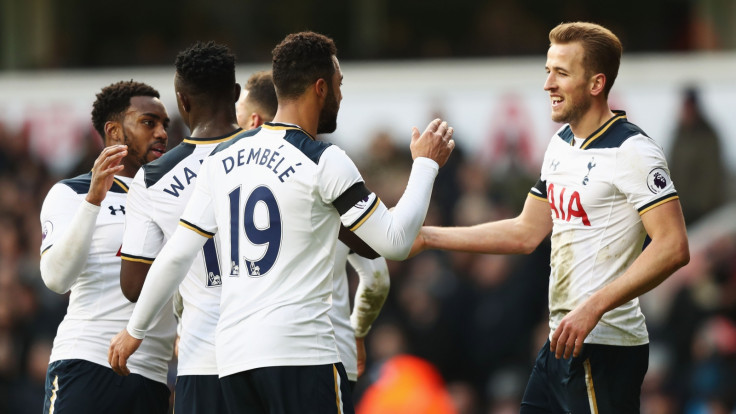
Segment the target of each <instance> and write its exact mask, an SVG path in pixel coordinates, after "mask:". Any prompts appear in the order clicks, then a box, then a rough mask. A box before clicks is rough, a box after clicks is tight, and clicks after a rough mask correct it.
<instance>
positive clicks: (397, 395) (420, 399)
mask: <svg viewBox="0 0 736 414" xmlns="http://www.w3.org/2000/svg"><path fill="white" fill-rule="evenodd" d="M355 412H356V413H357V414H455V413H456V411H455V408H454V407H453V405H452V400H451V398H450V394H449V393H448V392H447V389H446V388H445V385H444V381H443V380H442V377H441V376H440V375H439V372H437V370H436V369H435V368H434V367H433V366H432V364H431V363H429V362H427V361H425V360H423V359H420V358H417V357H414V356H410V355H399V356H395V357H393V358H391V359H389V360H388V361H386V362H385V363H384V364H383V366H382V367H381V374H380V377H379V378H378V381H376V382H375V383H374V384H373V385H371V386H370V387H369V388H368V389H367V390H366V392H365V394H363V398H362V399H361V401H360V403H359V404H358V405H357V407H356V410H355Z"/></svg>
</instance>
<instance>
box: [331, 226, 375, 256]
mask: <svg viewBox="0 0 736 414" xmlns="http://www.w3.org/2000/svg"><path fill="white" fill-rule="evenodd" d="M337 238H338V239H339V240H340V241H341V242H343V243H345V245H346V246H348V247H349V248H350V250H352V251H353V252H354V253H355V254H357V255H359V256H362V257H365V258H366V259H375V258H378V257H381V256H380V255H379V254H378V253H377V252H376V251H375V250H373V249H372V248H371V246H369V245H368V244H367V243H366V242H364V241H363V239H361V238H360V237H358V236H356V235H355V233H353V232H352V231H350V230H349V229H348V228H347V227H345V226H344V225H341V226H340V231H339V233H338V235H337Z"/></svg>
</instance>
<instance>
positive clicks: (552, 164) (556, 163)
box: [549, 160, 560, 171]
mask: <svg viewBox="0 0 736 414" xmlns="http://www.w3.org/2000/svg"><path fill="white" fill-rule="evenodd" d="M559 165H560V162H559V161H558V160H552V161H551V162H550V163H549V168H551V169H552V171H557V167H558V166H559Z"/></svg>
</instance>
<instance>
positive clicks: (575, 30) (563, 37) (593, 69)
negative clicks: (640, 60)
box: [549, 22, 623, 98]
mask: <svg viewBox="0 0 736 414" xmlns="http://www.w3.org/2000/svg"><path fill="white" fill-rule="evenodd" d="M549 41H550V43H552V44H554V43H557V44H566V43H573V42H580V44H581V45H582V46H583V53H584V55H583V67H584V68H585V72H586V75H589V76H592V75H594V74H597V73H602V74H604V75H605V76H606V85H605V86H604V88H603V92H604V95H605V96H606V98H607V97H608V93H609V92H610V91H611V87H613V82H614V81H615V80H616V76H618V68H619V65H620V64H621V53H622V51H623V46H622V45H621V41H619V40H618V37H616V35H615V34H613V32H611V31H610V30H608V29H606V28H605V27H603V26H601V25H599V24H595V23H587V22H573V23H561V24H559V25H558V26H557V27H555V28H554V29H552V30H551V31H550V32H549Z"/></svg>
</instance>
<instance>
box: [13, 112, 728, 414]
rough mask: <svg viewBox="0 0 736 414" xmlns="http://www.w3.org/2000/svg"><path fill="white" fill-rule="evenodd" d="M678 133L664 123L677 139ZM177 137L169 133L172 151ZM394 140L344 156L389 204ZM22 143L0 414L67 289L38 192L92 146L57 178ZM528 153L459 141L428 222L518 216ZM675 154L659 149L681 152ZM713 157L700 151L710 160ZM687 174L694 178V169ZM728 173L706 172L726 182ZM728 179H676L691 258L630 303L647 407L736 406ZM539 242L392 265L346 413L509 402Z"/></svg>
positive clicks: (394, 175) (479, 407)
mask: <svg viewBox="0 0 736 414" xmlns="http://www.w3.org/2000/svg"><path fill="white" fill-rule="evenodd" d="M696 103H697V102H696ZM683 114H684V111H683ZM700 115H701V116H702V114H700ZM683 119H684V115H683ZM683 125H684V122H683ZM681 129H683V131H678V132H677V133H678V134H682V135H683V136H687V135H688V133H689V132H688V131H687V128H686V127H685V126H683V127H682V128H681ZM690 129H691V130H693V128H690ZM698 131H700V130H698ZM690 132H692V131H690ZM185 133H186V132H185V131H184V130H183V129H181V128H178V127H177V128H174V129H172V130H171V131H170V145H174V144H176V143H177V142H180V141H181V139H182V137H183V135H184V134H185ZM691 135H692V134H691ZM456 139H457V142H462V139H461V137H456ZM678 139H681V138H678ZM682 139H687V138H682ZM697 139H699V140H701V141H702V140H703V139H704V138H697ZM718 139H719V138H718V137H716V141H717V140H718ZM396 142H397V140H396V139H395V137H392V136H390V135H389V134H387V133H383V132H380V131H379V132H375V133H374V136H373V137H372V138H371V144H370V147H369V150H368V151H367V152H366V153H364V154H359V156H358V154H353V156H354V159H355V161H356V163H357V164H358V166H359V168H360V170H361V171H362V173H363V175H364V177H365V180H366V183H367V185H368V187H369V188H371V189H372V190H373V191H375V192H376V193H377V194H379V195H380V196H381V198H382V200H383V201H384V202H385V203H386V205H387V206H392V205H395V204H396V202H397V201H398V197H399V196H400V195H401V193H402V191H403V188H402V186H403V185H404V184H405V183H406V179H407V178H408V173H409V168H410V165H411V162H410V160H411V157H410V154H409V153H408V147H406V148H405V147H401V146H397V144H396ZM28 143H29V136H28V131H27V129H25V128H21V129H20V130H12V129H10V128H6V127H5V126H3V125H2V124H0V413H26V412H28V413H38V412H40V411H41V408H42V404H43V394H44V391H43V384H44V378H45V373H46V367H47V364H48V358H49V353H50V349H51V344H52V341H53V337H54V335H55V333H56V328H57V326H58V324H59V323H60V321H61V319H62V318H63V316H64V314H65V311H66V304H67V300H68V299H67V296H66V295H57V294H55V293H53V292H51V291H50V290H48V289H47V288H46V287H45V286H44V285H43V282H42V280H41V277H40V274H39V246H40V242H41V229H40V224H39V212H40V208H41V204H42V202H43V199H44V197H45V196H46V193H47V192H48V190H49V189H50V187H51V186H52V185H53V184H54V183H55V182H57V181H58V180H59V179H61V178H66V177H71V176H75V175H78V174H81V173H84V172H87V171H89V169H90V168H91V165H92V162H93V161H94V159H95V157H96V156H97V154H98V152H99V150H100V149H101V146H102V144H101V141H100V140H99V137H97V136H96V135H95V134H94V133H92V132H90V133H89V134H88V135H87V136H86V137H85V138H84V145H83V146H82V147H83V148H82V150H83V151H84V152H85V154H84V155H83V156H82V157H80V161H79V163H78V165H77V166H76V167H74V168H73V169H72V170H70V171H68V172H67V173H65V174H64V177H59V176H54V175H53V174H52V173H50V171H49V169H48V168H47V167H46V166H45V165H44V164H43V162H40V161H39V159H37V158H36V157H35V156H34V154H33V153H32V152H31V151H30V150H29V145H28ZM677 145H680V144H676V145H675V147H674V149H673V151H677ZM682 146H683V147H684V148H692V145H691V146H690V147H688V146H687V145H686V144H682ZM716 147H717V145H716ZM529 151H530V149H529V148H527V147H525V146H524V145H508V146H505V147H502V148H497V151H496V152H494V153H493V154H492V155H491V156H490V158H489V156H484V155H483V154H481V153H480V152H471V151H468V150H467V149H464V148H462V147H458V148H457V149H456V151H455V152H454V153H453V155H452V157H451V159H450V161H449V162H448V163H447V165H446V166H445V167H444V168H442V169H441V170H440V174H439V176H438V178H437V181H436V185H435V188H434V192H433V197H432V199H433V202H432V204H431V206H430V211H429V214H428V216H427V224H428V225H442V226H459V225H472V224H476V223H482V222H486V221H489V220H498V219H503V218H508V217H513V216H515V215H516V214H518V212H519V211H521V207H522V205H523V202H524V199H525V195H526V193H527V192H528V191H529V188H530V187H531V186H532V185H533V184H534V183H535V182H536V180H537V178H538V169H539V166H538V165H535V161H534V160H536V159H537V158H535V157H532V156H530V154H529ZM686 151H691V150H689V149H688V150H686ZM715 151H718V149H717V148H716V149H715ZM688 153H689V152H686V154H684V155H687V154H688ZM486 155H487V154H486ZM540 155H541V154H540ZM680 155H682V154H680ZM680 155H675V154H670V155H668V157H669V158H670V159H673V160H680V159H686V158H687V157H685V156H682V157H681V156H680ZM698 157H713V155H712V154H711V155H703V154H700V155H698ZM715 157H716V158H706V160H707V162H708V163H715V162H716V161H717V158H718V157H719V155H718V153H716V155H715ZM703 160H704V159H703V158H699V161H698V160H696V161H697V162H701V163H702V162H703ZM677 162H678V163H685V162H686V161H677ZM670 167H671V168H672V175H673V179H674V180H675V185H676V186H677V185H678V179H679V178H678V175H681V174H684V173H682V172H678V171H680V170H681V169H680V167H681V166H680V165H676V164H675V163H673V162H672V161H671V162H670ZM683 167H684V166H683ZM685 168H689V174H690V175H692V174H693V170H692V168H693V166H692V165H691V166H690V167H685ZM727 170H728V169H727V168H724V170H722V171H721V172H720V173H714V174H716V175H717V174H722V175H723V176H724V177H726V176H727V174H728V173H727ZM685 171H688V170H687V169H686V170H685ZM685 179H686V178H685V177H682V180H683V181H685ZM729 182H730V181H728V180H725V181H724V182H723V183H722V184H720V185H721V186H720V187H718V186H709V185H702V184H701V185H700V186H698V185H695V186H694V187H695V188H687V189H685V188H683V187H679V186H678V190H679V191H680V193H681V194H682V195H683V206H684V210H685V212H686V221H687V223H688V230H689V234H690V235H691V236H692V237H693V240H692V241H691V248H692V253H691V255H692V261H691V264H690V265H688V266H687V267H685V268H683V269H682V270H681V271H679V272H678V273H676V274H675V275H674V276H672V278H671V279H670V280H668V281H666V282H665V284H664V285H663V286H660V287H659V288H658V289H655V291H653V292H651V294H650V295H648V296H647V297H645V298H644V299H643V301H642V307H643V309H644V313H645V315H646V316H647V321H648V327H649V332H650V336H651V348H650V367H649V372H648V374H647V378H646V380H645V384H644V387H643V390H642V412H643V413H645V414H665V413H684V414H700V413H716V414H720V413H724V414H725V413H736V219H735V218H736V214H735V213H734V208H733V206H732V205H731V204H729V202H730V200H731V197H730V191H727V190H728V189H727V186H729ZM711 187H713V188H711ZM689 190H697V191H700V192H701V194H696V195H692V196H688V197H697V200H701V199H702V198H703V197H706V196H707V195H705V194H703V193H702V192H707V191H717V192H720V196H719V197H712V198H711V199H710V200H713V201H711V202H710V203H709V204H706V205H704V206H703V205H698V206H694V205H693V206H692V209H691V205H690V204H693V203H690V202H688V199H687V198H686V197H685V196H684V194H686V193H687V192H688V191H689ZM691 200H694V198H691ZM696 207H697V208H696ZM690 211H696V213H692V214H691V213H689V212H690ZM696 214H697V215H696ZM549 248H550V247H549V242H548V241H547V242H544V243H542V245H541V246H540V247H539V248H538V249H537V250H536V251H535V252H534V253H532V254H531V255H529V256H492V255H474V254H461V253H446V252H438V251H428V252H424V253H421V254H419V255H417V256H416V257H414V258H412V259H410V260H407V261H404V262H389V266H390V273H391V291H390V294H389V298H388V300H387V302H386V305H385V306H384V309H383V311H382V312H381V315H380V316H379V319H378V320H377V321H376V323H375V324H374V326H373V329H372V331H371V332H370V333H369V335H368V339H367V349H368V354H369V355H368V365H367V371H366V374H365V375H364V376H363V377H362V378H361V379H360V381H359V382H358V386H357V389H356V395H355V398H356V399H357V400H359V404H358V413H359V414H362V413H366V414H372V413H385V412H389V411H387V408H386V407H387V405H386V404H389V403H398V402H401V401H402V400H404V401H405V403H406V404H408V406H405V407H404V408H401V409H396V411H394V412H401V413H409V414H411V413H459V414H506V413H515V412H518V409H519V402H520V400H521V396H522V393H523V391H524V387H525V385H526V380H527V378H528V375H529V374H530V372H531V367H532V364H533V361H534V358H535V356H536V353H537V351H538V350H539V347H540V346H541V345H542V344H543V343H544V341H545V339H546V336H547V335H548V326H547V283H548V275H549ZM350 280H351V286H352V287H353V289H354V288H355V285H356V284H357V276H356V275H355V274H353V273H350ZM174 366H175V365H174ZM170 377H171V378H173V375H171V376H170ZM425 388H426V395H425V394H422V393H421V392H424V391H422V390H425ZM438 390H439V391H438ZM440 391H441V392H440ZM438 392H439V393H438ZM430 397H431V398H430ZM440 400H441V401H440ZM397 401H398V402H397ZM429 401H433V402H432V404H426V403H427V402H429ZM429 406H431V407H432V408H429ZM443 407H444V408H443Z"/></svg>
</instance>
